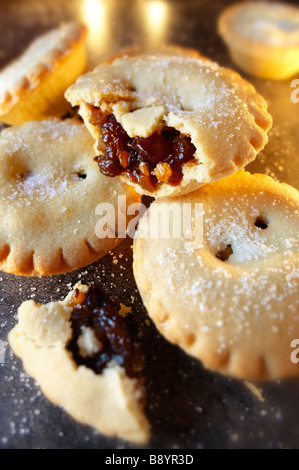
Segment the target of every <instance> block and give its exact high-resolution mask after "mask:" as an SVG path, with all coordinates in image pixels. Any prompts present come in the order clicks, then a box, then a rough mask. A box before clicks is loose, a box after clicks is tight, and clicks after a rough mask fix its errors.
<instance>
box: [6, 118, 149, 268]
mask: <svg viewBox="0 0 299 470" xmlns="http://www.w3.org/2000/svg"><path fill="white" fill-rule="evenodd" d="M92 146H93V139H92V138H91V136H90V134H89V132H88V131H87V130H86V128H85V126H84V124H83V123H81V122H79V121H78V120H76V119H68V120H65V121H60V120H59V119H57V118H49V119H48V120H45V121H33V122H28V123H26V124H24V125H23V126H21V127H11V128H7V129H5V130H4V131H3V132H2V133H1V135H0V208H1V224H0V269H1V270H3V271H6V272H9V273H13V274H19V275H29V276H40V275H49V274H58V273H63V272H67V271H71V270H73V269H77V268H80V267H82V266H85V265H87V264H90V263H92V262H94V261H96V260H98V259H99V258H100V257H101V256H103V255H105V254H106V253H108V251H110V250H111V249H113V248H114V247H115V246H116V245H117V244H118V243H119V242H120V239H119V238H117V232H116V238H115V237H114V238H107V237H106V238H101V239H100V238H98V237H97V236H96V234H95V227H96V224H97V222H98V220H99V217H98V216H97V215H96V213H95V211H96V207H97V205H98V204H100V203H102V202H105V203H110V204H112V205H113V207H115V208H116V207H117V204H118V196H119V195H125V196H126V198H127V199H126V201H127V204H130V203H132V202H139V201H140V197H139V196H138V195H137V194H136V193H135V192H134V191H133V190H132V189H131V188H129V187H128V186H127V185H124V184H122V183H120V182H119V181H117V180H110V179H108V178H105V177H104V176H103V175H101V174H100V172H99V171H98V167H97V164H96V162H94V161H93V158H92V156H93V148H92ZM122 217H124V218H125V219H126V214H122Z"/></svg>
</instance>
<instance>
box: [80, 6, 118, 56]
mask: <svg viewBox="0 0 299 470" xmlns="http://www.w3.org/2000/svg"><path fill="white" fill-rule="evenodd" d="M110 6H111V5H110V1H109V0H84V1H83V3H82V19H83V22H84V23H85V24H86V26H87V28H88V32H89V34H88V41H89V42H90V44H91V45H92V50H93V51H96V53H97V54H98V55H100V54H101V53H103V52H104V51H105V49H106V47H107V43H108V40H109V32H110V18H109V16H110Z"/></svg>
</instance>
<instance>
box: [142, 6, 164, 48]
mask: <svg viewBox="0 0 299 470" xmlns="http://www.w3.org/2000/svg"><path fill="white" fill-rule="evenodd" d="M143 7H144V13H145V22H146V28H147V33H148V35H149V39H150V41H151V42H152V43H158V42H160V41H163V40H164V39H165V35H166V29H167V22H168V17H169V5H168V4H167V3H165V2H163V1H162V0H161V1H160V0H150V1H147V2H144V3H143Z"/></svg>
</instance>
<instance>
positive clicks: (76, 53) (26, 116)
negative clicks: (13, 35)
mask: <svg viewBox="0 0 299 470" xmlns="http://www.w3.org/2000/svg"><path fill="white" fill-rule="evenodd" d="M86 32H87V30H86V28H85V26H83V25H81V24H78V23H64V24H62V25H61V26H60V27H58V28H57V29H54V30H52V31H50V32H48V33H46V34H44V35H42V36H40V37H38V38H37V39H36V40H35V41H33V43H32V44H31V45H30V46H29V47H28V49H26V50H25V52H24V53H23V54H22V55H21V56H20V57H19V58H18V59H16V60H14V61H13V62H12V63H10V64H9V65H8V66H7V67H6V68H4V69H3V70H2V71H0V121H2V122H4V123H5V124H12V125H20V124H23V123H24V122H26V121H31V120H35V119H45V118H47V117H49V116H57V117H61V116H63V115H64V113H66V112H67V110H68V109H69V104H68V103H67V101H66V100H65V98H64V92H65V90H66V89H67V88H68V86H69V85H70V84H71V83H73V82H74V81H75V80H76V79H77V78H78V77H79V75H81V74H82V73H84V72H86V69H87V64H86V51H85V37H86Z"/></svg>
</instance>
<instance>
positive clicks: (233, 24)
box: [218, 2, 299, 80]
mask: <svg viewBox="0 0 299 470" xmlns="http://www.w3.org/2000/svg"><path fill="white" fill-rule="evenodd" d="M218 30H219V33H220V35H221V36H222V38H223V40H224V42H225V43H226V44H227V46H228V47H229V49H230V53H231V56H232V58H233V60H234V62H235V63H236V64H237V65H238V66H239V67H240V68H241V69H242V70H244V71H245V72H247V73H249V74H250V75H254V76H256V77H259V78H264V79H272V80H282V79H286V78H288V77H291V76H292V75H294V74H295V73H296V72H298V71H299V9H298V7H296V6H294V5H286V4H283V3H277V2H275V3H270V2H258V3H257V2H242V3H237V4H234V5H232V6H230V7H228V8H227V9H225V10H224V12H223V13H222V14H221V16H220V18H219V22H218Z"/></svg>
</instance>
